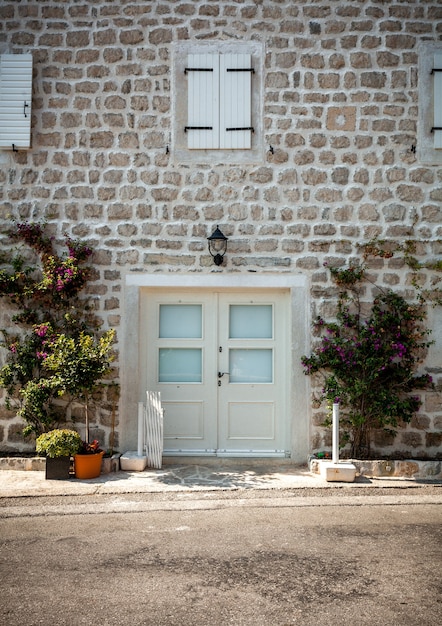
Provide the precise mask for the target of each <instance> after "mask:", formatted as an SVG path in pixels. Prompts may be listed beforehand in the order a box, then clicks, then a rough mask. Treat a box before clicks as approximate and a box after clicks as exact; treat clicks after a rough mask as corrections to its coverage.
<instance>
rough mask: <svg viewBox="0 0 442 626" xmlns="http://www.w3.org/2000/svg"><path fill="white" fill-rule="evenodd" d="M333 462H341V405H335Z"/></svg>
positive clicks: (335, 403)
mask: <svg viewBox="0 0 442 626" xmlns="http://www.w3.org/2000/svg"><path fill="white" fill-rule="evenodd" d="M332 461H333V463H337V462H338V461H339V404H338V403H337V402H334V403H333V438H332Z"/></svg>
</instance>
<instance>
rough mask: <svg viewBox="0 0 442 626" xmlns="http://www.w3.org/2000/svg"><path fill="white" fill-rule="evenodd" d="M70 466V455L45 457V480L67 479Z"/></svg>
mask: <svg viewBox="0 0 442 626" xmlns="http://www.w3.org/2000/svg"><path fill="white" fill-rule="evenodd" d="M70 468H71V457H69V456H60V457H57V458H55V459H50V458H49V457H47V458H46V480H68V479H69V471H70Z"/></svg>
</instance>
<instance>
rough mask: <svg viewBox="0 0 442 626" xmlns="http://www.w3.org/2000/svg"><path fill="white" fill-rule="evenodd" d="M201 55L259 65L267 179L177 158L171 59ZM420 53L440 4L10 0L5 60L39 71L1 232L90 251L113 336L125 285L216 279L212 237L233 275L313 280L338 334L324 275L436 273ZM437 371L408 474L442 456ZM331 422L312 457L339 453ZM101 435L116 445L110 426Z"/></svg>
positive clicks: (0, 204)
mask: <svg viewBox="0 0 442 626" xmlns="http://www.w3.org/2000/svg"><path fill="white" fill-rule="evenodd" d="M208 41H210V42H223V43H224V44H225V43H228V42H259V43H260V44H261V45H262V47H263V49H264V51H265V52H264V59H263V65H264V76H263V77H262V81H263V99H264V101H263V118H262V119H261V120H257V123H259V124H261V125H262V130H263V133H262V135H263V138H264V139H263V145H262V146H261V147H262V155H263V158H262V160H261V161H260V162H255V163H241V162H239V163H237V164H235V163H223V162H218V161H216V160H215V161H214V162H213V163H201V164H199V163H190V164H189V163H180V162H179V161H178V160H177V159H176V158H175V155H174V151H173V136H172V135H173V133H172V129H173V119H172V110H173V106H172V105H173V104H175V103H173V102H172V98H173V97H175V96H176V94H175V92H174V91H173V85H172V82H173V68H172V58H173V49H174V46H178V45H180V44H182V43H183V42H195V44H197V43H198V44H199V43H201V42H208ZM425 42H435V43H438V42H439V43H441V45H442V1H441V0H408V1H407V2H402V1H399V0H398V1H395V0H391V1H390V0H385V1H384V2H377V1H374V0H373V1H371V0H359V1H356V2H342V1H340V0H327V1H325V0H318V1H315V2H306V1H305V0H254V1H252V0H232V1H229V0H226V1H223V2H214V1H210V0H209V1H202V0H195V1H192V0H188V1H187V2H181V1H177V0H152V1H151V2H146V1H144V0H132V1H131V0H121V1H117V2H105V1H104V0H103V1H100V0H89V1H88V0H84V1H83V2H81V3H78V4H77V3H71V2H65V1H62V0H59V1H57V0H48V1H42V2H16V1H12V0H3V2H2V3H1V5H0V53H21V52H29V51H30V52H32V54H33V56H34V84H33V115H32V149H31V150H28V151H20V152H16V153H15V152H12V151H8V152H0V220H1V222H2V224H5V223H7V221H8V218H9V216H13V217H14V218H19V219H33V220H36V219H43V218H46V219H48V220H49V222H50V223H51V224H52V228H53V229H54V232H55V233H57V234H58V235H61V233H62V232H67V233H69V234H70V235H72V236H75V237H81V238H84V239H87V240H88V241H89V242H90V243H91V244H92V245H93V246H94V247H95V249H96V254H95V258H94V262H95V265H96V268H97V279H96V281H95V282H94V283H93V284H92V285H91V288H90V292H91V295H94V296H97V298H98V297H99V312H100V315H101V316H102V317H103V320H104V324H105V326H112V327H115V328H116V329H117V331H118V329H119V328H120V325H121V321H122V320H121V316H122V301H121V297H122V285H123V281H124V275H125V273H127V272H148V273H152V272H196V273H202V274H204V273H208V272H211V271H212V269H213V265H212V260H211V257H210V256H209V255H208V251H207V246H206V237H207V236H208V235H209V234H210V233H211V232H212V230H213V228H214V225H216V224H220V227H221V228H222V230H223V232H224V233H225V234H226V235H227V236H228V237H229V250H228V254H227V262H226V265H225V267H224V268H223V270H222V271H223V272H226V273H229V272H239V273H246V272H250V271H253V272H258V273H259V272H274V273H278V274H279V273H302V274H305V275H307V276H308V278H309V281H310V284H311V313H312V315H316V314H318V313H322V314H327V312H328V311H330V310H332V308H333V307H332V305H333V302H334V296H335V293H334V289H333V287H332V285H331V283H330V281H329V276H328V273H327V271H326V270H325V269H324V268H323V263H324V262H328V263H333V264H343V263H346V262H348V261H349V260H351V259H357V258H359V257H360V251H359V245H360V244H361V243H363V242H365V241H367V240H369V239H370V238H372V237H374V236H380V237H382V238H387V239H392V240H394V241H403V240H404V238H416V239H418V240H420V241H421V244H420V247H419V251H420V254H421V257H422V258H424V259H425V258H440V254H441V249H442V247H441V240H442V237H441V235H442V233H441V221H442V219H441V218H442V164H428V163H422V162H420V160H419V146H417V123H418V116H419V106H420V102H419V98H420V97H422V96H420V95H419V74H418V66H419V58H418V55H419V46H420V45H421V44H422V43H425ZM270 146H271V147H272V149H271V150H270ZM416 146H417V150H416ZM239 160H240V159H239ZM372 277H373V279H374V280H375V281H376V282H377V283H378V284H380V285H383V286H386V287H390V286H392V287H395V288H397V289H400V290H402V291H403V290H404V289H405V288H406V287H407V286H408V285H409V283H410V279H411V278H410V277H411V273H410V271H409V270H408V269H407V268H406V267H405V266H403V264H401V262H400V261H398V260H397V259H396V258H393V259H390V260H385V261H382V260H378V259H376V260H375V261H373V264H372ZM433 280H434V276H433V275H432V274H431V272H427V273H425V274H424V275H423V277H422V282H423V285H424V286H425V287H427V288H431V286H432V285H433ZM439 319H440V318H439ZM436 334H437V333H436ZM437 336H438V337H439V335H437ZM439 340H440V337H439ZM438 349H439V352H438V353H437V354H438V355H442V347H441V346H440V344H439V348H438ZM435 350H436V348H435ZM437 360H438V359H437V356H436V358H433V360H432V365H431V371H432V374H433V377H434V378H435V380H436V384H437V385H438V389H439V392H438V393H437V392H431V393H427V394H425V398H424V405H423V411H422V413H421V414H420V415H419V416H417V418H416V420H415V421H414V423H412V424H411V425H410V426H409V427H407V429H405V430H404V432H403V433H401V435H400V436H399V437H398V439H397V440H396V442H395V446H396V448H398V449H400V450H403V451H404V453H406V452H409V453H410V454H412V455H414V456H419V455H423V454H424V453H428V454H430V455H434V454H436V453H438V452H439V453H440V445H441V443H442V435H441V430H442V399H441V394H440V388H441V385H442V362H441V360H440V359H439V362H440V366H438V365H437ZM435 362H436V365H435ZM313 404H314V403H313ZM322 417H323V416H322V414H321V412H320V411H317V412H316V413H314V416H313V428H312V447H313V448H320V447H323V446H324V445H326V444H327V443H329V441H328V439H329V434H328V433H327V432H324V431H323V430H322V429H321V428H320V425H319V424H320V422H321V420H322ZM99 419H101V420H102V423H101V424H100V428H101V429H102V430H103V431H104V432H105V433H106V435H107V436H108V434H109V423H110V420H109V412H107V413H106V415H101V417H100V416H99ZM16 431H17V424H16V422H15V420H14V419H13V418H11V417H10V416H6V415H5V416H4V419H3V420H2V421H1V423H0V446H3V447H4V446H8V445H9V444H8V441H9V442H12V443H14V445H19V443H18V437H17V434H16ZM385 443H386V442H385V441H383V440H379V442H378V444H379V445H378V447H379V449H384V450H386V451H389V450H391V447H389V446H387V447H385Z"/></svg>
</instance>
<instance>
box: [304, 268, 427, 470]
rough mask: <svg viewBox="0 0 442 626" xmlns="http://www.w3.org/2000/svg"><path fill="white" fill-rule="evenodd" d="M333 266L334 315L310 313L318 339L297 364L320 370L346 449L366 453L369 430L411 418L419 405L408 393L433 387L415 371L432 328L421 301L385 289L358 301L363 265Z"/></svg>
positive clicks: (391, 427)
mask: <svg viewBox="0 0 442 626" xmlns="http://www.w3.org/2000/svg"><path fill="white" fill-rule="evenodd" d="M331 271H332V277H333V279H334V281H335V283H336V284H337V285H338V287H339V297H338V305H337V314H336V319H335V320H334V321H331V322H326V321H325V320H324V319H322V318H321V317H318V318H317V319H316V320H315V322H314V328H315V335H316V336H317V337H318V338H319V341H318V342H317V343H316V345H315V346H314V349H313V351H312V354H311V356H304V357H302V365H303V367H304V372H305V374H307V375H313V374H317V373H319V374H321V375H322V377H323V388H322V393H321V397H320V400H321V402H324V403H326V404H327V406H328V409H329V414H330V410H331V406H332V404H333V403H334V402H338V403H339V404H340V407H341V408H340V426H341V429H342V435H343V436H342V439H343V442H344V443H345V442H349V443H350V446H351V450H350V454H351V456H352V457H354V458H367V457H369V456H370V444H371V437H370V435H371V433H372V431H373V429H378V428H384V429H385V430H387V431H393V432H394V431H395V429H396V428H397V427H398V426H399V425H400V424H401V422H410V420H411V418H412V416H413V415H414V414H415V413H416V411H418V410H419V407H420V405H421V400H420V397H419V395H417V394H416V393H414V392H416V391H417V390H422V389H426V388H430V387H431V386H432V381H431V377H430V376H429V375H428V374H419V373H418V368H419V365H420V364H421V363H422V361H423V358H424V356H425V353H426V350H427V348H428V346H429V345H430V343H431V342H429V341H428V335H429V332H430V331H429V330H428V329H426V328H425V325H424V321H425V318H426V315H425V309H424V307H423V306H422V304H421V303H420V302H418V303H415V304H410V303H408V302H406V301H405V299H404V298H403V297H402V296H401V295H399V294H397V293H394V292H393V291H391V290H382V291H381V290H378V292H377V295H376V297H375V298H374V301H373V302H372V304H371V305H370V306H369V307H367V303H364V307H363V306H362V304H361V301H360V294H361V290H360V289H359V286H360V283H361V281H363V280H364V277H365V271H364V268H363V267H362V266H358V267H350V268H348V269H336V268H332V269H331ZM367 308H368V309H369V310H368V312H367V311H366V310H367ZM362 310H364V311H365V314H364V315H363V314H362ZM325 425H330V420H329V419H328V420H327V421H326V423H325Z"/></svg>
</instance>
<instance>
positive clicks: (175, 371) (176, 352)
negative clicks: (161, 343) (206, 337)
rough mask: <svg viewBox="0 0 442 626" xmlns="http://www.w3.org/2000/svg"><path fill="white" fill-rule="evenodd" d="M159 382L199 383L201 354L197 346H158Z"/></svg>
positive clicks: (200, 378)
mask: <svg viewBox="0 0 442 626" xmlns="http://www.w3.org/2000/svg"><path fill="white" fill-rule="evenodd" d="M158 370H159V372H158V377H159V382H160V383H200V382H201V381H202V354H201V349H199V348H160V351H159V364H158Z"/></svg>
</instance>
